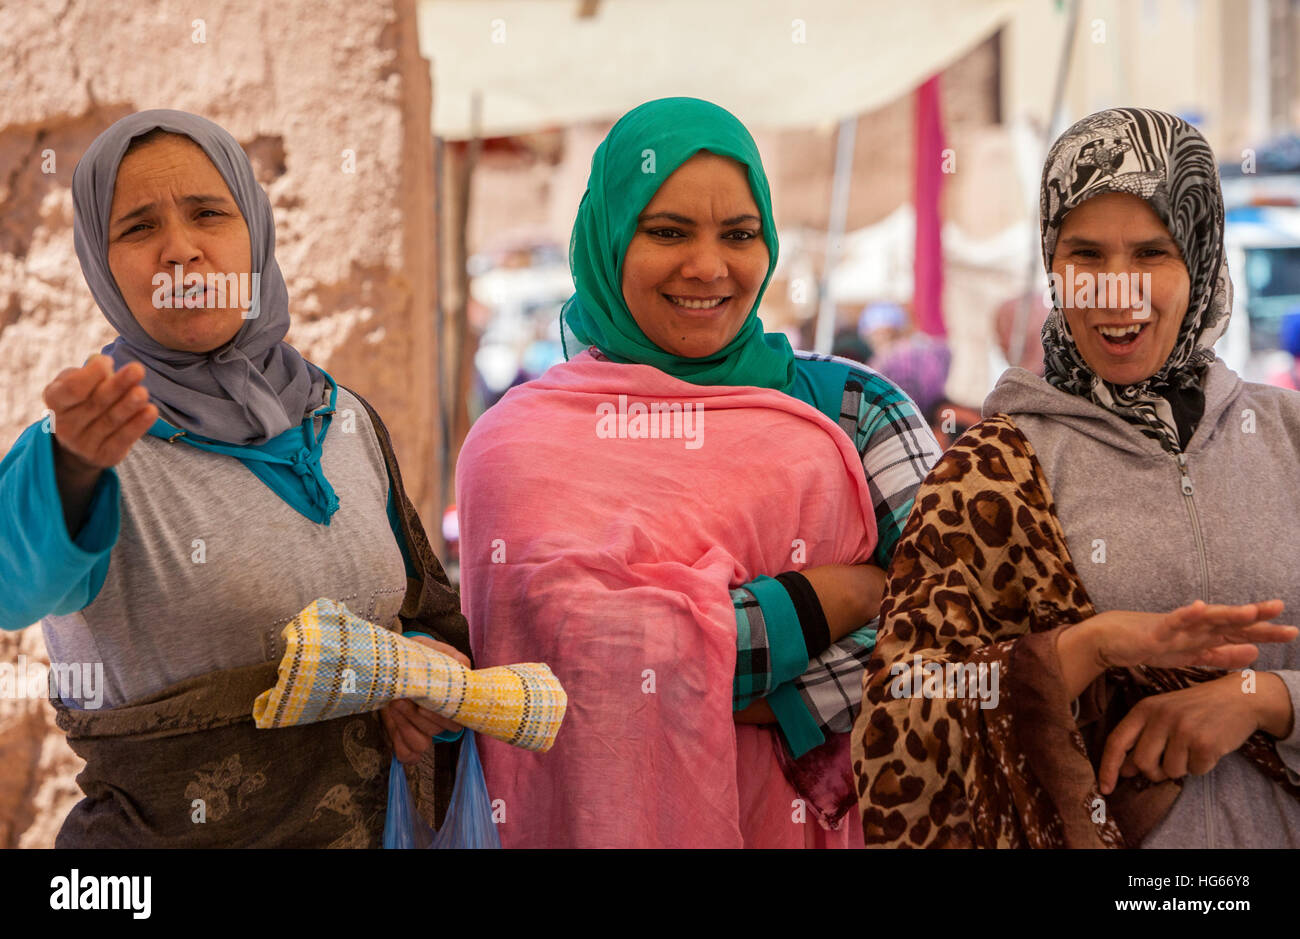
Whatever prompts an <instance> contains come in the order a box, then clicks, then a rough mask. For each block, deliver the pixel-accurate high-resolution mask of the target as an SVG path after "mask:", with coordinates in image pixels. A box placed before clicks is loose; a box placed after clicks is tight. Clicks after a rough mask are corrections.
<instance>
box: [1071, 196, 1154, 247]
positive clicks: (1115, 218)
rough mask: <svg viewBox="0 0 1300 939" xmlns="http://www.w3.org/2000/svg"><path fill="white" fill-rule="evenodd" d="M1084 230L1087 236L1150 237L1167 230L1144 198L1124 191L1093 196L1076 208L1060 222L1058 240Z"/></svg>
mask: <svg viewBox="0 0 1300 939" xmlns="http://www.w3.org/2000/svg"><path fill="white" fill-rule="evenodd" d="M1084 229H1086V230H1087V231H1088V235H1089V237H1099V236H1102V235H1106V234H1110V233H1116V234H1118V233H1119V232H1120V231H1127V232H1145V233H1148V234H1150V235H1153V236H1154V235H1161V234H1164V235H1167V234H1169V231H1168V229H1166V228H1165V225H1164V222H1162V221H1160V216H1158V215H1156V213H1155V210H1154V209H1153V208H1151V205H1150V204H1149V203H1148V202H1147V201H1146V200H1145V199H1143V198H1141V197H1139V196H1135V195H1132V194H1130V193H1127V192H1107V193H1102V194H1101V195H1098V196H1093V197H1092V198H1091V199H1087V200H1085V201H1084V202H1081V203H1080V204H1079V205H1076V206H1075V207H1074V208H1073V209H1071V210H1070V211H1069V212H1068V213H1066V216H1065V220H1064V221H1063V222H1062V223H1061V237H1063V238H1064V237H1066V236H1068V235H1070V234H1080V233H1082V231H1083V230H1084Z"/></svg>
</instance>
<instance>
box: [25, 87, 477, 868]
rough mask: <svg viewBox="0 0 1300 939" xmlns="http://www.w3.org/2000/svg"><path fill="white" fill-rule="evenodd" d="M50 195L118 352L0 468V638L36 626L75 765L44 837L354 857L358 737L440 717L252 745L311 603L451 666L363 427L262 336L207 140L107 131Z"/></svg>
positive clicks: (258, 237)
mask: <svg viewBox="0 0 1300 939" xmlns="http://www.w3.org/2000/svg"><path fill="white" fill-rule="evenodd" d="M72 188H73V202H74V207H75V240H76V248H77V255H78V257H79V259H80V261H81V266H82V271H83V273H84V274H85V277H86V282H87V284H88V285H89V287H90V290H91V293H92V294H93V296H94V298H95V301H96V303H97V304H98V306H99V308H100V310H101V311H102V312H103V314H104V315H105V316H106V317H107V318H108V320H109V322H110V323H112V325H113V327H114V328H115V329H116V330H117V332H118V337H117V339H116V340H115V341H114V342H112V343H111V344H110V345H108V346H107V347H106V348H105V349H104V350H103V353H104V354H102V355H97V356H94V357H92V358H91V359H90V360H89V361H88V362H86V363H85V364H83V365H82V366H81V367H80V368H68V369H65V370H64V371H63V372H61V373H60V374H59V375H58V376H57V377H56V378H55V379H54V381H53V382H51V383H50V385H49V386H48V387H47V388H46V390H45V401H46V404H47V405H48V406H49V408H50V411H51V415H50V417H49V418H47V419H45V420H43V421H39V422H37V423H36V424H34V425H32V426H31V427H29V428H28V429H27V430H26V431H25V432H24V433H23V434H22V436H21V437H19V439H18V441H17V442H16V443H15V444H14V446H13V447H12V448H11V449H10V451H9V453H8V454H7V455H6V457H5V459H4V461H3V463H0V582H3V583H4V584H5V591H4V595H3V596H0V627H3V628H5V629H19V628H22V627H24V626H26V625H27V624H29V623H32V622H35V621H36V620H41V622H42V627H43V630H44V634H45V640H46V645H47V648H48V649H49V653H50V658H51V661H52V662H53V663H55V666H54V668H53V669H52V673H51V682H50V685H51V700H52V702H53V703H54V705H55V707H56V710H57V712H58V717H59V723H60V726H62V727H63V728H64V729H65V730H66V731H67V732H68V740H69V743H70V744H71V746H72V747H73V749H74V750H75V751H76V752H77V753H78V754H79V755H81V756H82V757H84V758H85V759H86V761H87V764H86V768H85V771H84V772H83V773H82V774H81V776H79V777H78V782H79V784H80V785H81V787H82V789H83V791H84V792H85V794H86V798H85V799H84V800H82V802H80V803H79V804H78V805H77V806H76V807H75V808H74V809H73V811H72V813H71V814H70V815H69V817H68V819H67V821H66V822H65V823H64V826H63V829H62V830H61V832H60V834H59V838H58V845H59V846H61V847H63V846H67V847H108V846H138V847H163V846H185V847H191V846H192V847H198V846H215V845H220V846H241V845H242V846H322V847H323V846H327V845H337V846H362V847H364V846H374V845H376V844H377V843H378V839H379V834H380V832H381V831H382V828H383V821H384V807H385V802H386V789H387V774H386V773H385V772H383V770H384V769H386V768H387V766H388V759H387V758H388V754H389V752H390V744H389V742H388V740H386V739H385V735H384V734H383V733H381V731H380V724H381V720H382V724H383V727H384V728H385V729H386V730H387V731H388V734H389V737H390V739H391V742H392V747H393V749H394V750H395V752H396V755H397V756H398V757H399V758H401V759H402V760H403V761H406V762H415V761H416V760H418V759H419V758H420V756H421V754H422V753H425V752H426V751H428V748H429V743H430V736H431V735H433V734H444V733H448V732H451V733H454V732H456V731H457V729H458V728H457V725H455V724H451V723H449V722H446V721H443V720H442V719H441V718H438V717H437V716H436V715H433V714H432V712H426V711H423V709H417V708H416V707H415V706H414V704H413V703H412V702H409V701H402V702H397V703H395V704H394V705H392V706H390V707H389V708H388V709H387V710H386V711H385V712H384V714H383V716H382V719H381V718H379V717H376V716H375V715H366V716H364V717H360V718H353V719H344V720H336V721H330V722H326V723H322V724H319V725H311V726H308V727H304V728H301V729H296V730H293V731H282V730H277V731H272V732H263V731H258V730H256V729H254V728H253V725H252V701H253V698H254V697H255V696H256V695H257V694H258V693H259V692H260V691H263V690H265V689H266V688H269V687H271V685H273V684H274V682H275V667H276V664H277V663H278V661H279V659H280V656H281V654H282V652H283V642H282V640H281V638H280V631H281V629H282V627H283V626H284V625H285V624H286V623H287V622H288V621H289V619H290V618H292V617H293V616H294V615H295V614H297V613H298V612H299V611H300V610H302V609H303V608H304V607H305V606H307V605H308V604H309V603H310V602H311V601H312V600H314V599H316V598H318V597H330V598H333V599H336V600H339V601H343V602H345V603H347V605H348V606H349V607H350V608H351V609H352V611H353V612H355V613H357V614H358V615H360V616H363V617H365V618H366V619H369V620H371V621H374V622H378V623H382V624H386V625H389V626H391V627H392V628H407V629H411V631H412V632H415V631H416V630H420V631H423V632H437V633H438V634H440V635H442V636H443V637H444V638H447V639H448V640H450V641H454V642H457V643H458V644H459V645H461V647H462V648H466V649H467V648H468V641H467V634H466V630H465V624H464V620H463V617H461V616H460V613H459V610H458V604H457V602H456V595H455V592H454V591H453V590H451V589H450V587H448V586H447V583H446V577H445V575H443V573H442V570H441V567H440V566H439V565H438V562H437V559H436V558H434V557H433V555H432V553H431V552H430V551H429V548H428V543H427V541H426V540H425V537H424V532H423V530H422V529H421V528H420V524H419V520H418V518H417V517H416V516H415V513H414V510H413V509H412V508H411V506H410V503H409V500H407V498H406V496H405V493H404V492H403V490H402V487H401V477H400V473H399V472H398V468H397V464H396V461H395V459H394V458H393V456H392V448H391V443H390V442H389V439H388V435H387V432H386V430H385V429H384V427H383V423H382V422H381V421H379V419H378V416H377V415H375V414H374V412H373V411H372V410H371V409H370V407H369V405H368V404H366V403H365V402H364V401H363V400H362V399H361V398H360V396H358V395H356V394H355V393H353V392H350V391H349V390H348V389H346V388H342V387H340V386H339V385H338V383H337V382H335V381H334V379H333V378H331V377H330V376H329V375H328V374H327V373H326V372H325V371H323V370H322V369H320V368H319V367H318V366H316V365H313V364H312V363H311V362H308V361H307V360H306V359H304V358H303V357H302V356H301V355H300V354H299V353H298V351H297V350H296V349H294V348H293V346H291V345H289V344H288V343H286V342H284V336H285V334H286V333H287V331H288V328H289V297H288V291H287V289H286V286H285V282H284V278H283V277H282V275H281V273H280V269H279V267H278V266H277V264H276V261H275V229H274V221H273V217H272V213H271V206H270V202H269V200H268V199H267V197H266V194H265V192H263V191H262V189H261V187H260V186H259V185H258V184H257V181H256V179H255V178H254V175H253V170H252V167H251V165H250V163H249V161H248V157H247V156H246V155H245V153H244V151H243V150H242V149H241V148H240V146H239V144H238V143H237V142H236V141H235V139H234V138H233V137H231V136H230V134H228V133H227V132H226V131H225V130H223V129H222V128H220V127H218V126H217V125H215V124H213V123H212V122H210V121H207V120H205V119H203V118H200V117H197V116H195V115H192V114H187V113H184V112H181V111H166V110H159V111H144V112H140V113H137V114H133V115H130V116H128V117H125V118H123V119H121V120H119V121H118V122H117V123H115V124H113V125H112V126H111V127H109V128H108V129H107V130H105V131H104V132H103V133H102V134H101V135H100V136H99V137H97V138H96V139H95V141H94V142H93V143H92V144H91V146H90V148H89V149H88V150H87V152H86V154H85V155H84V156H83V157H82V159H81V161H80V162H79V163H78V165H77V168H76V171H75V173H74V175H73V183H72ZM424 641H427V642H430V643H433V644H434V645H437V646H439V647H440V648H442V650H443V651H446V652H448V653H449V654H453V655H455V656H456V657H458V658H460V659H461V660H462V661H464V662H466V663H468V660H467V659H465V657H464V656H463V655H461V654H460V653H459V652H457V651H456V650H455V649H453V648H452V647H451V646H448V645H444V644H441V643H436V642H434V641H433V640H432V639H431V638H428V637H425V640H424ZM441 739H446V738H441ZM421 765H422V766H424V767H425V769H426V773H425V776H424V777H423V779H424V782H429V781H430V779H431V777H430V776H429V774H428V770H429V767H428V765H427V764H426V763H422V764H421ZM440 769H441V768H440ZM439 775H440V776H443V775H444V774H442V773H440V774H439ZM425 794H426V795H427V793H425Z"/></svg>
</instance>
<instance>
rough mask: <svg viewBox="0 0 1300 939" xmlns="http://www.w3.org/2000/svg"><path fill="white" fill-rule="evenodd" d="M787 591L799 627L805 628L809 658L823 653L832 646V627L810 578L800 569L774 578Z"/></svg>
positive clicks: (805, 642) (804, 640)
mask: <svg viewBox="0 0 1300 939" xmlns="http://www.w3.org/2000/svg"><path fill="white" fill-rule="evenodd" d="M774 579H775V580H776V581H777V582H778V583H780V584H781V586H782V587H784V588H785V592H786V593H788V594H790V602H791V603H793V604H794V612H795V614H796V615H797V616H798V617H799V628H800V629H802V630H803V642H804V645H805V646H807V648H808V658H810V659H811V658H813V657H814V656H817V655H821V654H822V653H823V652H825V651H826V650H827V649H829V648H830V647H831V627H830V624H828V623H827V622H826V612H825V611H824V610H823V609H822V603H821V601H820V600H819V599H817V591H815V590H813V586H812V584H810V583H809V582H808V578H807V577H805V576H803V574H800V573H799V572H798V571H786V572H785V573H784V574H777V575H776V577H775V578H774Z"/></svg>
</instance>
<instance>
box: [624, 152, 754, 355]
mask: <svg viewBox="0 0 1300 939" xmlns="http://www.w3.org/2000/svg"><path fill="white" fill-rule="evenodd" d="M767 266H768V250H767V245H766V244H765V243H764V241H763V235H762V221H761V219H760V217H759V210H758V205H757V204H756V203H755V202H754V196H753V193H751V192H750V189H749V177H748V174H747V172H746V170H745V167H744V166H742V165H741V164H740V163H737V162H736V161H735V160H732V159H729V158H727V157H722V156H717V155H716V154H713V153H708V152H705V151H701V152H699V153H697V154H695V155H694V156H693V157H691V158H690V159H689V160H687V161H686V162H685V163H683V164H682V165H681V166H679V167H678V168H677V169H676V171H674V172H673V174H672V175H671V176H669V177H668V179H666V180H665V181H664V184H663V185H662V186H660V187H659V190H658V191H657V192H656V193H655V195H654V198H653V199H651V200H650V203H649V204H648V205H647V206H646V207H645V208H644V209H643V210H642V211H641V214H640V216H638V218H637V226H636V232H635V233H634V234H633V235H632V240H631V241H630V242H629V243H628V246H627V254H626V255H625V256H624V259H623V284H622V287H623V299H624V300H626V301H627V308H628V310H629V311H630V312H631V314H632V318H633V319H634V320H636V324H637V325H638V326H640V327H641V331H642V332H643V333H645V335H646V338H647V339H649V340H650V341H651V342H653V343H654V344H655V345H657V346H658V347H659V348H661V349H663V350H664V351H665V352H671V353H673V354H674V355H680V356H683V357H685V358H690V359H697V358H702V357H704V356H709V355H712V354H714V353H715V352H717V351H718V350H719V349H721V348H722V347H723V346H725V345H726V344H727V343H729V342H731V340H732V339H734V338H735V336H736V334H737V333H738V332H739V331H740V327H741V326H742V325H743V324H744V322H745V319H746V317H747V316H748V315H749V311H750V309H751V308H752V307H753V305H754V301H755V300H756V299H757V298H758V291H759V288H760V287H762V286H763V280H764V278H765V277H766V276H767Z"/></svg>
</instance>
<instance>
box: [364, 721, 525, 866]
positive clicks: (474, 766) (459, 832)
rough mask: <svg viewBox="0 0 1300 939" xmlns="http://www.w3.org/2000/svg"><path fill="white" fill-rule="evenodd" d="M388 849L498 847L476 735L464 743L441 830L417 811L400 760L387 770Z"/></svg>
mask: <svg viewBox="0 0 1300 939" xmlns="http://www.w3.org/2000/svg"><path fill="white" fill-rule="evenodd" d="M384 847H385V848H499V847H501V837H500V836H499V835H498V834H497V826H496V824H495V823H494V822H493V821H492V800H491V798H490V797H489V796H488V791H487V781H486V780H485V779H484V778H483V765H482V764H481V763H480V762H479V759H478V746H477V744H475V742H474V732H473V731H470V730H467V731H465V736H464V737H463V738H462V740H461V745H460V762H459V764H458V765H457V767H456V784H455V787H454V788H453V789H452V792H451V804H450V805H449V806H448V807H447V817H446V818H445V819H443V823H442V828H441V829H439V830H438V831H437V832H434V830H433V829H432V828H430V827H429V825H428V824H427V823H426V822H425V821H424V819H422V818H421V817H420V813H419V812H417V811H416V810H415V802H414V800H413V799H412V798H411V791H410V789H409V788H408V787H407V785H406V773H405V772H404V771H403V769H402V764H401V763H399V762H398V760H397V757H393V762H392V763H391V764H390V766H389V768H388V813H387V815H386V816H385V818H384Z"/></svg>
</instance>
